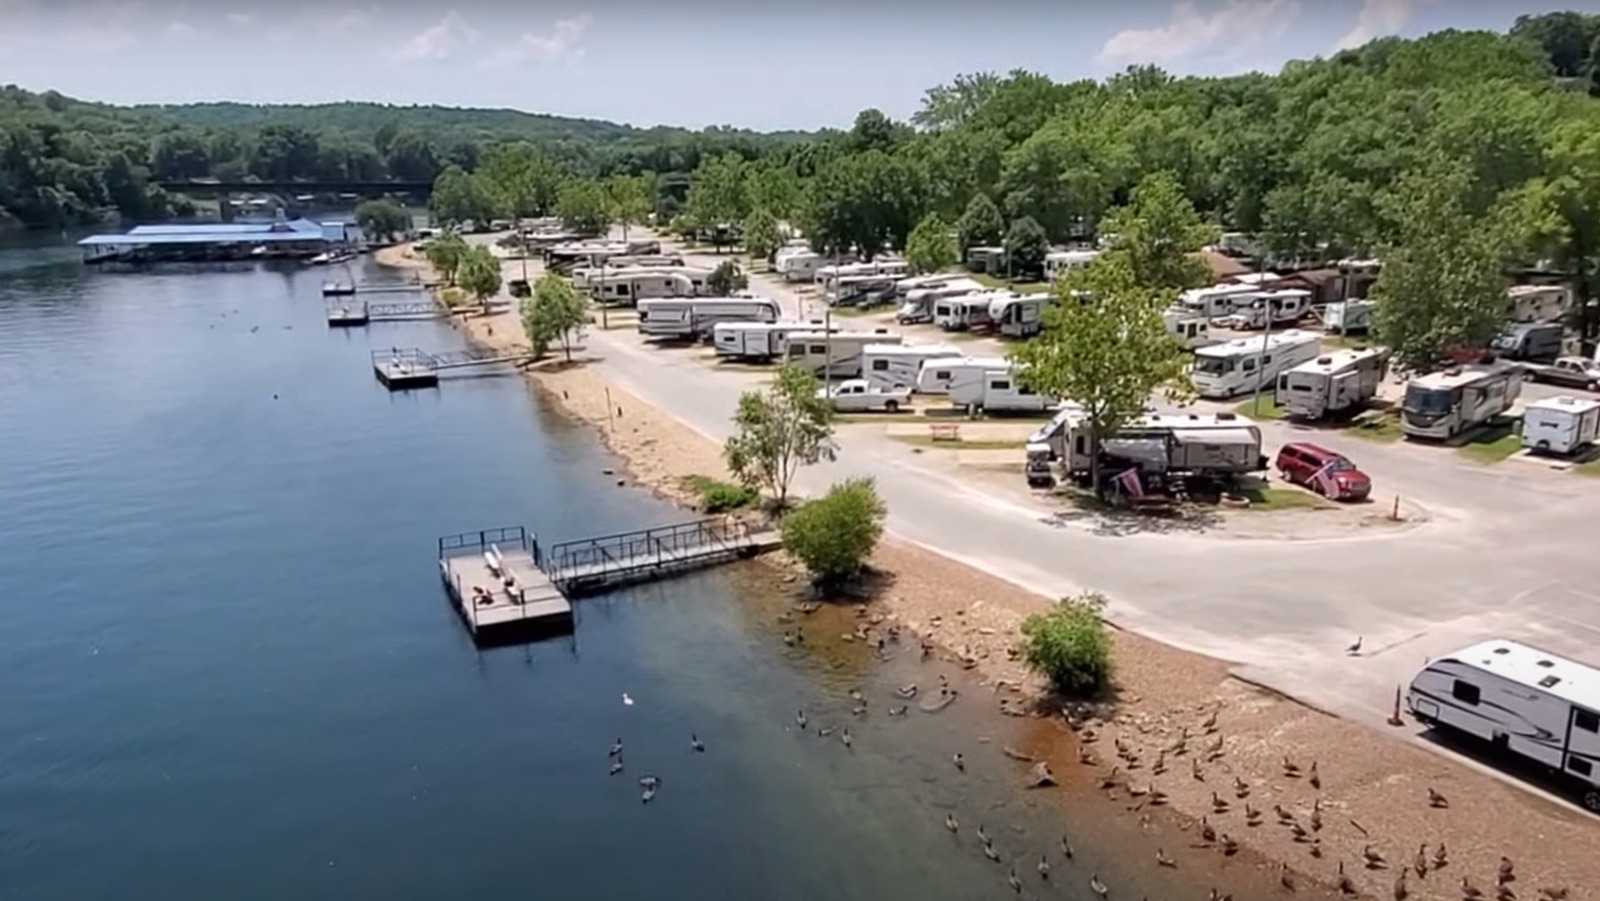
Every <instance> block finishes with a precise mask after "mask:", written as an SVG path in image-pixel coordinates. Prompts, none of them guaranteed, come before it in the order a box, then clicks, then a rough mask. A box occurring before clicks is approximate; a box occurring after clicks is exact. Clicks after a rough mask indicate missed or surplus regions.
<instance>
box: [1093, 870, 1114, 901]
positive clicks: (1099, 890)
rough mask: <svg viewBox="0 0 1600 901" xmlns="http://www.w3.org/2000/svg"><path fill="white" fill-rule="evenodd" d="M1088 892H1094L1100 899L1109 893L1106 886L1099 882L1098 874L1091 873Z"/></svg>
mask: <svg viewBox="0 0 1600 901" xmlns="http://www.w3.org/2000/svg"><path fill="white" fill-rule="evenodd" d="M1089 891H1091V892H1094V893H1095V894H1096V895H1099V896H1100V897H1102V898H1104V897H1105V896H1106V895H1107V894H1109V893H1110V892H1111V890H1110V889H1108V888H1106V884H1105V883H1104V882H1101V881H1100V874H1099V873H1091V874H1090V875H1089Z"/></svg>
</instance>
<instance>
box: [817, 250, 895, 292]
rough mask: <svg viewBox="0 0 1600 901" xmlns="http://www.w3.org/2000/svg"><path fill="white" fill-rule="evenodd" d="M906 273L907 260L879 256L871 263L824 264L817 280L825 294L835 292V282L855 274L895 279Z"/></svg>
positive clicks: (818, 272) (818, 285) (818, 270)
mask: <svg viewBox="0 0 1600 901" xmlns="http://www.w3.org/2000/svg"><path fill="white" fill-rule="evenodd" d="M905 274H906V261H905V260H897V259H893V258H890V257H879V258H878V259H876V260H873V261H872V262H870V263H839V264H836V265H829V266H822V267H820V268H819V269H817V270H816V277H815V279H814V280H815V281H816V283H817V287H818V288H820V289H821V290H822V292H823V293H824V294H828V293H831V292H833V291H834V290H835V289H836V288H835V283H836V282H838V281H839V280H840V279H843V278H849V277H851V276H855V275H872V276H891V277H893V278H895V279H900V278H904V277H905Z"/></svg>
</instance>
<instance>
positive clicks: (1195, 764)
mask: <svg viewBox="0 0 1600 901" xmlns="http://www.w3.org/2000/svg"><path fill="white" fill-rule="evenodd" d="M1189 775H1190V776H1193V777H1194V781H1196V782H1204V781H1206V774H1205V773H1204V772H1202V771H1201V770H1200V758H1198V757H1194V758H1190V760H1189Z"/></svg>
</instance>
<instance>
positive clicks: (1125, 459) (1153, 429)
mask: <svg viewBox="0 0 1600 901" xmlns="http://www.w3.org/2000/svg"><path fill="white" fill-rule="evenodd" d="M1091 438H1092V436H1091V430H1090V428H1089V424H1088V422H1087V421H1086V420H1085V418H1084V414H1083V409H1082V408H1081V407H1078V406H1076V405H1074V404H1071V403H1067V404H1064V405H1063V406H1062V410H1061V412H1060V413H1057V414H1056V416H1055V418H1054V419H1052V420H1050V421H1049V422H1048V423H1046V424H1044V425H1043V426H1040V427H1039V428H1038V429H1037V430H1035V431H1034V433H1033V434H1032V435H1029V436H1028V444H1027V459H1028V463H1027V471H1028V474H1029V480H1030V482H1031V481H1033V480H1034V479H1035V478H1037V476H1038V475H1040V474H1043V475H1045V476H1046V477H1050V475H1049V474H1050V465H1051V464H1052V463H1059V464H1060V465H1061V468H1062V471H1063V474H1064V475H1065V476H1067V477H1068V478H1071V479H1082V478H1084V477H1087V476H1088V475H1089V474H1090V473H1091V472H1092V471H1093V468H1094V457H1095V455H1094V442H1093V441H1092V440H1091ZM1099 450H1100V455H1101V459H1102V461H1103V462H1104V463H1106V464H1107V465H1109V466H1110V467H1114V468H1124V469H1125V468H1130V467H1134V468H1137V469H1139V470H1140V471H1141V473H1162V474H1186V475H1192V476H1204V477H1227V476H1238V475H1243V474H1245V473H1252V472H1260V471H1261V470H1263V469H1265V468H1266V467H1267V458H1266V457H1264V456H1262V454H1261V429H1260V428H1259V427H1258V426H1257V425H1256V424H1255V423H1254V422H1252V421H1251V420H1249V419H1246V418H1245V417H1243V416H1238V415H1235V414H1233V413H1218V414H1215V415H1202V414H1175V415H1158V414H1153V413H1147V414H1145V415H1144V416H1141V417H1139V418H1138V419H1136V420H1134V421H1133V422H1130V423H1128V424H1127V425H1125V426H1123V427H1122V428H1120V429H1118V430H1117V431H1115V432H1114V433H1112V434H1111V435H1108V436H1106V437H1105V438H1104V440H1102V441H1101V442H1100V448H1099ZM1040 481H1041V482H1042V481H1043V480H1042V479H1041V480H1040Z"/></svg>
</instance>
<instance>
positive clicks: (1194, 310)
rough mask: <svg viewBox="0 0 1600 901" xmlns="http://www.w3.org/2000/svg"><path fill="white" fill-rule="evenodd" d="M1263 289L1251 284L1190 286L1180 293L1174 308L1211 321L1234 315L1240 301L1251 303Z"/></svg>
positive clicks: (1188, 314) (1187, 314)
mask: <svg viewBox="0 0 1600 901" xmlns="http://www.w3.org/2000/svg"><path fill="white" fill-rule="evenodd" d="M1261 293H1262V289H1261V287H1260V286H1259V285H1251V284H1233V283H1228V284H1221V285H1212V286H1211V287H1209V288H1190V289H1189V290H1187V291H1185V292H1183V293H1182V294H1179V295H1178V302H1177V303H1175V304H1173V310H1174V311H1177V312H1182V313H1183V314H1184V315H1186V316H1197V317H1199V318H1201V319H1204V320H1206V321H1207V322H1210V321H1211V320H1213V319H1218V318H1221V317H1223V316H1228V315H1232V313H1233V311H1234V310H1236V309H1237V308H1238V304H1240V303H1249V302H1250V301H1251V300H1254V299H1255V298H1256V297H1259V296H1260V295H1261Z"/></svg>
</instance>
